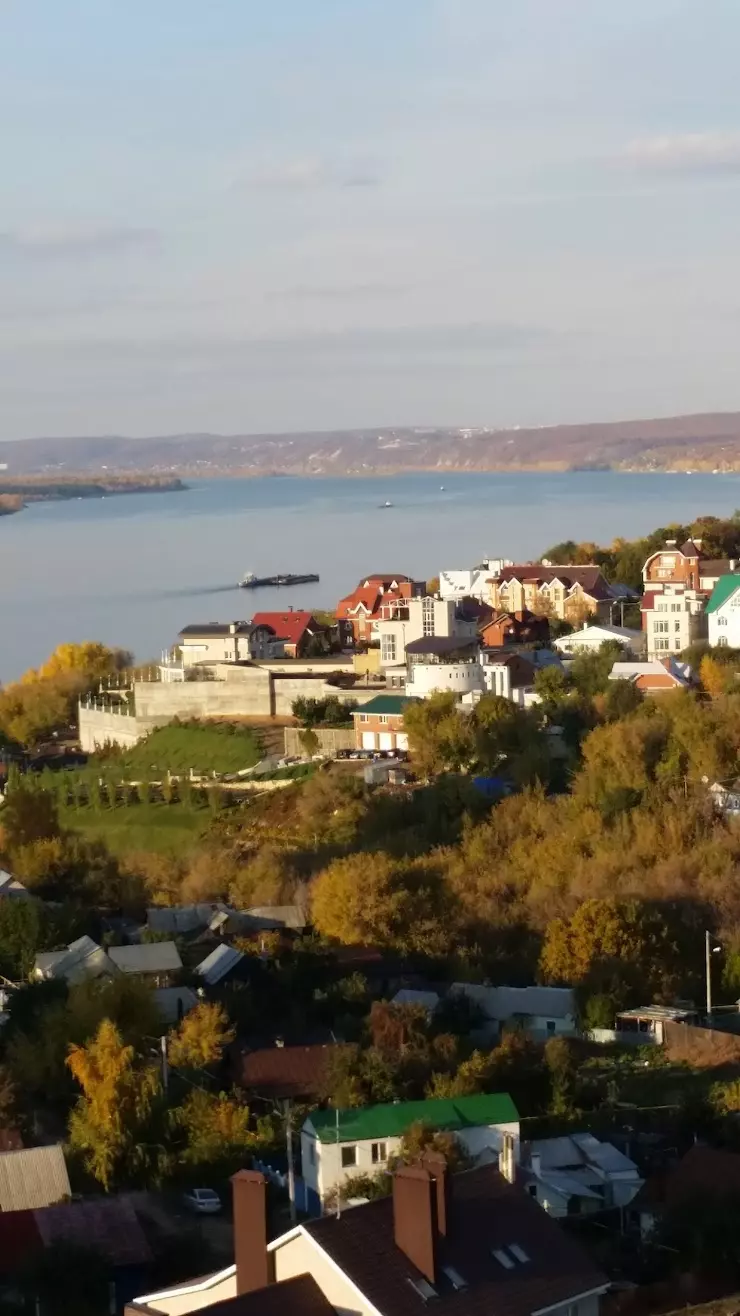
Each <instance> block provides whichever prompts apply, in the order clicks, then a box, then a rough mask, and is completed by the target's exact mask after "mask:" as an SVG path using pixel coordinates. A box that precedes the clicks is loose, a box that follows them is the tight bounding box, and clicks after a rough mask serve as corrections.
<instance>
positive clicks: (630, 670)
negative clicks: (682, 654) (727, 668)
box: [609, 656, 692, 695]
mask: <svg viewBox="0 0 740 1316" xmlns="http://www.w3.org/2000/svg"><path fill="white" fill-rule="evenodd" d="M609 680H610V681H630V682H631V683H632V685H634V686H635V687H636V689H638V690H642V692H643V694H646V695H654V694H663V692H664V691H666V690H688V689H689V688H690V686H691V684H692V672H691V668H690V667H689V666H688V665H687V664H686V663H679V662H676V660H675V658H674V657H673V656H671V657H669V658H662V659H657V658H655V659H653V660H652V662H644V663H643V662H634V663H621V662H619V663H615V664H614V666H613V667H612V670H611V672H610V673H609Z"/></svg>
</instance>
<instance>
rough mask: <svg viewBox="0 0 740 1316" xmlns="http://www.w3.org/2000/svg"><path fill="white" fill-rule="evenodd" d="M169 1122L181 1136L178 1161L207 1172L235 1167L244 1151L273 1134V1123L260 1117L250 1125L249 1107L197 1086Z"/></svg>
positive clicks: (270, 1139)
mask: <svg viewBox="0 0 740 1316" xmlns="http://www.w3.org/2000/svg"><path fill="white" fill-rule="evenodd" d="M171 1122H172V1126H173V1129H174V1130H176V1131H178V1132H179V1133H180V1134H181V1135H182V1136H183V1138H184V1145H183V1148H182V1151H181V1153H180V1160H181V1163H182V1164H183V1165H185V1166H192V1167H200V1169H201V1171H202V1170H206V1171H207V1172H208V1174H209V1175H214V1174H219V1173H221V1174H223V1173H224V1172H225V1173H228V1171H229V1170H230V1169H235V1168H237V1167H238V1166H239V1165H241V1164H243V1163H244V1158H245V1156H246V1155H247V1154H248V1153H252V1154H254V1152H255V1151H257V1150H258V1149H259V1148H260V1147H265V1146H268V1145H269V1144H270V1143H271V1142H273V1141H274V1140H275V1135H276V1131H275V1128H274V1126H273V1123H272V1122H271V1121H270V1120H269V1119H266V1118H264V1117H263V1118H262V1119H261V1120H260V1121H259V1122H258V1124H257V1127H256V1128H254V1129H253V1128H252V1121H251V1117H250V1111H249V1107H248V1106H245V1105H244V1104H243V1103H242V1102H240V1101H237V1100H236V1099H235V1098H234V1097H231V1096H229V1095H228V1094H227V1093H225V1092H219V1093H209V1092H203V1091H201V1090H200V1089H199V1088H194V1089H193V1090H192V1091H191V1092H190V1093H189V1094H188V1096H187V1097H186V1098H185V1101H184V1102H183V1103H182V1105H181V1106H178V1107H176V1108H175V1109H174V1110H173V1111H172V1112H171Z"/></svg>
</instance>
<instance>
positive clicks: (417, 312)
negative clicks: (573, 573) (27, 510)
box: [0, 0, 740, 440]
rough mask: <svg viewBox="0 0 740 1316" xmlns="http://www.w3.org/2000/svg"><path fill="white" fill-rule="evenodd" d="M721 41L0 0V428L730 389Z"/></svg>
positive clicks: (243, 418)
mask: <svg viewBox="0 0 740 1316" xmlns="http://www.w3.org/2000/svg"><path fill="white" fill-rule="evenodd" d="M739 38H740V8H738V6H737V3H736V0H704V3H703V4H701V5H697V4H696V3H695V0H693V2H692V0H651V4H650V5H649V6H645V5H644V0H623V3H622V4H621V5H619V6H612V7H609V8H607V7H605V6H595V5H594V4H593V0H559V3H558V4H556V5H555V4H553V3H552V0H517V3H516V5H512V4H511V0H404V2H403V4H401V5H399V4H398V3H393V2H392V0H372V3H370V0H358V3H356V4H354V5H351V6H350V5H347V4H346V3H343V0H312V3H311V4H310V5H307V4H306V2H305V0H279V3H277V4H274V5H271V6H266V5H264V4H262V3H261V0H216V3H214V4H212V5H209V6H207V7H204V6H202V5H201V4H199V3H197V2H196V0H180V2H179V3H178V4H177V5H174V4H171V3H170V4H167V3H164V4H160V5H152V4H151V3H149V4H147V3H145V2H144V0H129V4H127V5H126V6H121V5H120V4H117V3H115V0H68V3H67V4H65V5H64V6H61V7H60V6H59V5H58V4H54V3H52V0H26V3H24V4H21V3H20V0H6V3H5V4H4V5H2V7H0V108H1V109H2V111H3V113H4V119H5V122H6V123H9V124H10V123H12V124H13V132H12V135H11V134H7V140H6V143H5V153H4V164H5V168H4V170H3V173H2V177H1V180H0V198H1V200H2V221H1V222H0V372H1V373H2V376H3V381H4V384H3V410H2V417H1V419H0V439H4V440H14V439H27V438H35V437H49V436H59V437H64V436H68V437H98V436H105V435H127V436H130V437H132V438H141V439H145V438H147V437H155V436H160V435H178V434H183V433H206V432H207V433H215V434H264V433H275V434H281V433H291V432H310V431H327V430H329V431H330V430H343V429H357V428H363V429H364V428H370V427H371V426H369V425H368V422H367V417H368V416H372V417H373V422H372V424H373V425H374V426H375V427H377V428H388V427H389V426H399V427H408V426H413V427H423V426H425V425H429V426H444V427H455V428H457V427H462V428H465V427H483V426H487V427H492V428H509V427H511V426H514V425H518V426H520V427H522V428H528V427H533V426H540V425H547V426H551V425H555V424H569V423H598V422H600V421H603V422H608V421H620V420H626V419H629V418H634V419H645V418H651V417H661V416H672V415H681V414H687V413H688V414H691V413H706V412H721V411H734V410H737V409H740V386H739V385H738V383H737V378H736V360H737V356H738V349H740V300H739V298H738V290H737V287H736V279H735V278H734V277H733V275H732V270H733V269H734V267H735V241H736V239H735V234H736V231H737V227H738V219H739V218H740V214H739V211H740V205H739V203H740V187H739V185H740V105H739V104H738V102H739V98H740V93H739V92H738V88H737V77H736V67H735V65H736V59H735V51H736V50H737V45H738V39H739ZM427 417H429V418H431V419H428V420H427V419H425V418H427Z"/></svg>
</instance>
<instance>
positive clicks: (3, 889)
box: [0, 868, 30, 899]
mask: <svg viewBox="0 0 740 1316" xmlns="http://www.w3.org/2000/svg"><path fill="white" fill-rule="evenodd" d="M0 896H20V897H21V898H23V897H24V896H25V897H27V898H29V899H30V892H28V891H27V890H26V888H25V887H24V885H23V883H22V882H19V881H18V879H17V878H16V877H13V874H12V873H8V872H7V871H6V869H4V868H0Z"/></svg>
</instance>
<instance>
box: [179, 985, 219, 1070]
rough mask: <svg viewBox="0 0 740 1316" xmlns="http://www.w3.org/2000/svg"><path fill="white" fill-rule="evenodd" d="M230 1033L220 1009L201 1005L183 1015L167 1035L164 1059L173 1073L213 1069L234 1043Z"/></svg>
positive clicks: (214, 1006) (209, 1005)
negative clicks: (177, 1025)
mask: <svg viewBox="0 0 740 1316" xmlns="http://www.w3.org/2000/svg"><path fill="white" fill-rule="evenodd" d="M235 1036H236V1034H235V1032H234V1029H233V1028H232V1027H231V1025H230V1024H229V1020H228V1016H227V1014H226V1011H225V1010H224V1008H223V1006H222V1005H218V1004H217V1003H213V1004H209V1003H205V1002H204V1003H203V1004H201V1005H196V1007H195V1009H194V1010H191V1011H190V1013H189V1014H186V1015H185V1018H184V1019H183V1020H182V1023H181V1024H180V1025H179V1027H178V1028H177V1030H176V1031H175V1032H174V1033H172V1034H171V1035H170V1039H169V1043H168V1048H167V1051H168V1056H169V1061H170V1064H171V1065H172V1066H173V1067H174V1068H175V1069H205V1067H206V1066H207V1065H216V1064H218V1062H219V1061H220V1059H221V1057H222V1055H223V1053H224V1049H225V1048H226V1047H227V1046H228V1045H229V1044H230V1043H231V1042H233V1040H234V1037H235Z"/></svg>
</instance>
